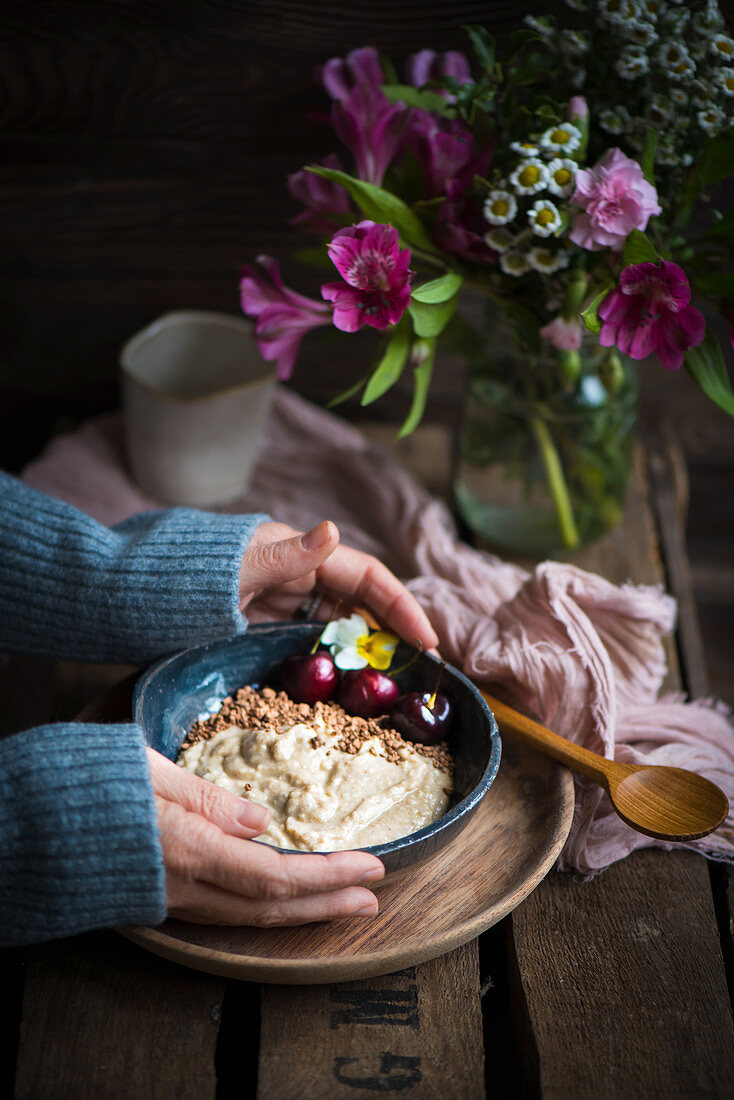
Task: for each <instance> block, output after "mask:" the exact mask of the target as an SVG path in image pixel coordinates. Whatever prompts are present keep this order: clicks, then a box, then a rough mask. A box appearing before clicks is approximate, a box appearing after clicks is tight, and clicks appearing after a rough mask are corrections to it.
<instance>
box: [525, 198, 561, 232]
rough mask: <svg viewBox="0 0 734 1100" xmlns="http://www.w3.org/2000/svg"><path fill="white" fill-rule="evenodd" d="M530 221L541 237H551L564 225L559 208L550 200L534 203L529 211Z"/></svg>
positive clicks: (534, 230) (540, 200) (539, 200)
mask: <svg viewBox="0 0 734 1100" xmlns="http://www.w3.org/2000/svg"><path fill="white" fill-rule="evenodd" d="M528 221H529V222H530V225H531V226H532V228H533V233H537V235H538V236H539V237H550V236H551V235H552V234H553V233H555V232H556V231H557V230H559V229H560V228H561V226H562V225H563V221H562V220H561V214H560V211H559V209H558V207H557V206H556V205H555V203H553V202H550V201H549V200H548V199H538V201H537V202H534V203H533V205H532V206H531V207H530V209H529V210H528Z"/></svg>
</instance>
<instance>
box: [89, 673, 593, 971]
mask: <svg viewBox="0 0 734 1100" xmlns="http://www.w3.org/2000/svg"><path fill="white" fill-rule="evenodd" d="M132 683H133V680H129V681H126V682H125V683H123V684H120V685H118V686H117V687H116V688H114V689H112V691H110V692H108V693H107V694H106V695H105V696H103V697H102V698H101V699H99V700H97V701H95V703H93V704H91V705H90V706H89V707H87V708H86V709H85V711H83V712H82V714H81V715H79V718H80V719H81V720H86V721H93V720H96V721H105V720H106V721H110V720H115V719H120V718H127V717H129V715H130V695H131V690H132ZM573 809H574V795H573V779H572V777H571V773H570V772H569V771H568V770H567V769H566V768H562V767H561V766H560V765H559V764H555V763H554V762H553V761H552V760H550V759H548V758H547V757H544V756H541V755H540V754H539V753H537V752H535V751H534V750H533V749H530V748H526V747H525V746H524V745H521V744H520V743H519V742H514V741H512V740H511V739H510V738H509V737H505V738H503V744H502V763H501V765H500V771H499V775H498V776H497V779H496V780H495V781H494V783H493V784H492V787H491V788H490V790H489V792H488V794H487V797H486V798H485V799H484V802H483V803H482V805H481V806H480V808H479V809H478V810H477V812H476V814H475V815H474V818H473V819H472V821H471V822H470V823H469V825H467V827H466V829H464V831H463V832H462V833H460V835H459V836H458V837H456V839H455V840H453V841H452V842H451V843H450V844H448V845H447V846H446V847H445V848H444V849H443V850H442V851H441V852H439V853H438V855H436V856H435V857H434V858H433V859H431V860H428V861H426V862H425V863H423V864H420V865H418V866H417V867H413V868H410V869H409V870H406V871H404V872H401V873H398V874H396V875H395V876H393V877H391V879H390V880H389V881H386V882H385V883H383V884H382V885H378V886H377V888H376V890H375V893H376V894H377V897H378V898H379V901H380V912H379V913H378V915H377V916H376V917H374V918H372V919H369V920H359V919H356V920H351V921H344V922H340V923H336V922H334V923H330V924H311V925H305V926H303V927H300V928H221V927H218V926H215V925H199V924H186V923H184V922H182V921H177V920H167V921H164V923H163V924H160V925H158V926H156V927H155V928H121V929H118V931H119V932H121V934H122V935H123V936H125V937H127V939H129V940H132V941H133V943H136V944H138V945H139V946H140V947H143V948H145V949H146V950H148V951H151V952H153V953H154V954H156V955H162V956H163V957H164V958H167V959H171V960H173V961H174V962H177V963H181V964H183V965H184V966H188V967H192V968H194V969H195V970H203V971H206V972H207V973H209V974H218V975H221V976H223V977H228V978H241V979H245V980H247V981H254V982H271V983H278V984H287V985H318V984H322V983H329V982H342V981H350V980H353V979H357V978H368V977H374V976H375V975H378V974H390V973H392V972H394V971H395V970H401V969H402V968H403V967H406V966H414V965H415V964H416V963H420V962H425V961H426V959H433V958H435V957H436V956H438V955H443V954H444V953H445V952H447V951H451V950H453V949H454V948H455V947H459V946H460V945H461V944H463V943H467V942H468V941H469V940H472V939H474V938H475V937H476V936H478V935H479V934H480V932H484V931H485V930H486V929H487V928H490V927H491V926H492V925H493V924H496V922H497V921H499V920H502V918H503V917H506V916H507V914H508V913H510V912H512V910H513V909H514V908H515V907H516V906H518V905H519V904H520V902H521V901H523V900H524V898H526V897H527V896H528V894H529V893H530V892H531V891H532V890H534V889H535V887H536V886H537V885H538V883H539V882H540V881H541V880H542V879H543V878H544V877H545V875H546V874H547V873H548V871H550V869H551V867H552V866H553V864H554V863H555V861H556V859H557V857H558V855H559V853H560V851H561V848H562V847H563V845H564V843H565V841H566V837H567V836H568V832H569V829H570V828H571V819H572V817H573Z"/></svg>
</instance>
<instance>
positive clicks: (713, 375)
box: [684, 329, 734, 416]
mask: <svg viewBox="0 0 734 1100" xmlns="http://www.w3.org/2000/svg"><path fill="white" fill-rule="evenodd" d="M684 360H685V365H686V370H687V371H688V373H689V374H690V376H691V378H693V380H694V381H695V382H696V383H697V384H698V385H699V386H700V387H701V389H702V390H703V392H704V393H705V394H706V396H707V397H710V398H711V400H712V401H713V402H714V404H716V405H718V406H719V408H720V409H723V410H724V412H726V413H728V414H729V416H734V392H732V388H731V382H730V381H729V376H728V374H727V370H726V363H725V362H724V356H723V353H722V351H721V348H720V347H719V345H718V343H717V341H716V337H715V336H714V335H713V333H712V332H711V330H710V329H709V331H708V332H707V333H706V339H705V340H704V341H703V343H702V344H699V345H698V347H697V348H689V349H688V351H687V352H686V353H685V356H684Z"/></svg>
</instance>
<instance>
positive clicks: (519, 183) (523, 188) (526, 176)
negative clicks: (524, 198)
mask: <svg viewBox="0 0 734 1100" xmlns="http://www.w3.org/2000/svg"><path fill="white" fill-rule="evenodd" d="M510 183H511V184H512V186H513V187H514V189H515V191H516V192H517V194H518V195H535V194H536V193H537V192H538V191H544V190H545V188H546V187H547V186H548V169H547V168H546V166H545V164H544V163H543V161H542V160H539V159H538V158H537V157H528V159H527V160H526V161H524V162H523V163H522V164H518V166H517V168H516V169H515V171H514V172H511V173H510Z"/></svg>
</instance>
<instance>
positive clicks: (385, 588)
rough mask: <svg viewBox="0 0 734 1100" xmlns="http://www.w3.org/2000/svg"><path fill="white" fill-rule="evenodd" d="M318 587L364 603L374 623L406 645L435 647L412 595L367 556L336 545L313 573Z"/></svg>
mask: <svg viewBox="0 0 734 1100" xmlns="http://www.w3.org/2000/svg"><path fill="white" fill-rule="evenodd" d="M317 577H318V584H319V586H320V587H325V588H329V589H331V591H332V592H334V593H336V595H338V596H341V597H342V598H344V599H346V600H351V601H356V602H358V603H364V604H365V605H366V606H367V607H368V608H369V609H370V611H372V612H373V613H374V614H375V616H376V618H377V619H378V621H379V622H380V623H382V624H384V626H386V627H389V628H390V629H391V630H393V631H394V632H395V633H396V634H398V635H399V636H400V637H401V638H404V639H405V640H406V641H407V642H410V643H413V644H414V643H416V642H419V643H420V644H421V646H422V647H423V648H424V649H432V648H433V647H435V646H437V645H438V636H437V635H436V632H435V630H434V629H433V627H432V626H431V624H430V622H429V620H428V616H427V615H426V613H425V611H424V610H423V608H422V607H421V606H420V604H419V603H418V601H417V600H416V599H415V597H414V596H412V595H411V594H410V592H409V591H408V590H407V588H406V587H405V586H404V585H403V584H402V583H401V582H400V581H399V580H398V579H397V577H396V576H394V574H392V573H391V572H390V570H389V569H388V568H387V567H386V566H385V565H383V564H382V562H380V561H378V560H377V558H373V557H371V556H370V555H369V554H363V553H362V552H361V551H359V550H352V549H351V548H350V547H347V546H339V547H338V548H337V549H336V550H335V551H334V553H333V554H332V555H331V557H330V558H329V559H328V560H327V561H325V562H324V564H323V565H322V566H321V567H320V568H319V569H318V570H317Z"/></svg>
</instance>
